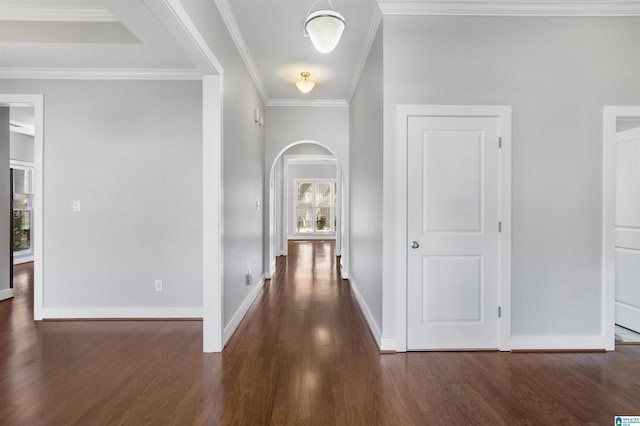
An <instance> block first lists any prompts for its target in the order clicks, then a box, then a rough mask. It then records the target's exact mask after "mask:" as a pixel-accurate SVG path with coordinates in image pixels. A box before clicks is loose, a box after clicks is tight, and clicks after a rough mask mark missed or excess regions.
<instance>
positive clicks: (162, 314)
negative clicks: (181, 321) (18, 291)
mask: <svg viewBox="0 0 640 426" xmlns="http://www.w3.org/2000/svg"><path fill="white" fill-rule="evenodd" d="M41 312H42V318H43V319H118V318H136V319H145V318H149V319H156V318H167V319H171V318H173V319H176V318H202V308H200V307H177V308H168V307H167V308H146V307H145V308H42V311H41Z"/></svg>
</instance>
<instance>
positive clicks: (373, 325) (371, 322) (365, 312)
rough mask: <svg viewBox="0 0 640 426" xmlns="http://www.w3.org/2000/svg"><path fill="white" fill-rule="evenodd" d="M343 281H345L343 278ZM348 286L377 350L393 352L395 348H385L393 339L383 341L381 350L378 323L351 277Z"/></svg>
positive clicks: (380, 335) (381, 340)
mask: <svg viewBox="0 0 640 426" xmlns="http://www.w3.org/2000/svg"><path fill="white" fill-rule="evenodd" d="M343 279H345V278H344V277H343ZM349 285H350V286H351V291H352V293H353V295H354V296H355V297H356V302H358V307H359V308H360V312H362V316H364V319H365V320H366V321H367V325H368V326H369V330H371V334H373V338H374V340H375V341H376V345H378V349H380V350H395V347H393V348H388V347H386V346H387V345H388V343H389V341H390V340H393V339H387V338H385V339H384V343H385V345H384V346H385V347H384V348H383V345H382V343H383V339H382V332H381V331H380V326H379V325H378V323H377V322H376V320H375V319H374V318H373V314H372V313H371V310H370V309H369V305H367V301H366V300H365V299H364V297H363V296H362V293H360V289H359V288H358V284H356V280H355V278H353V276H352V277H351V278H349Z"/></svg>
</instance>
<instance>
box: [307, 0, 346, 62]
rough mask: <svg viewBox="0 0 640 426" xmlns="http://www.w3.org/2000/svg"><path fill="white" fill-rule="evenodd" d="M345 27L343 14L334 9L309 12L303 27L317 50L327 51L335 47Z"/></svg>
mask: <svg viewBox="0 0 640 426" xmlns="http://www.w3.org/2000/svg"><path fill="white" fill-rule="evenodd" d="M344 27H345V19H344V16H342V15H341V14H339V13H338V12H336V11H334V10H318V11H316V12H313V13H310V14H309V16H307V19H306V21H305V22H304V29H305V30H306V32H307V33H308V34H309V37H310V38H311V43H313V47H315V48H316V50H317V51H318V52H321V53H329V52H331V51H332V50H333V49H335V48H336V46H337V45H338V42H339V41H340V37H341V36H342V32H343V31H344Z"/></svg>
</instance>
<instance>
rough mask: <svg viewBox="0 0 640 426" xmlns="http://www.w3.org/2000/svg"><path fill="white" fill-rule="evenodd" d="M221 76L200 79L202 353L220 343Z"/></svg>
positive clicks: (220, 347)
mask: <svg viewBox="0 0 640 426" xmlns="http://www.w3.org/2000/svg"><path fill="white" fill-rule="evenodd" d="M222 91H223V77H222V76H215V75H206V76H203V77H202V260H203V262H202V281H203V283H202V297H203V300H202V306H203V326H202V333H203V339H202V340H203V350H204V352H220V351H222V348H223V347H224V344H223V324H224V321H223V318H224V316H223V312H224V285H223V283H224V280H223V270H224V261H223V254H224V252H223V249H222V230H223V219H224V218H223V208H222V200H223V191H222V183H223V163H222V144H223V133H222V125H223V118H222V114H223V110H222Z"/></svg>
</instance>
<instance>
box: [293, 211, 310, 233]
mask: <svg viewBox="0 0 640 426" xmlns="http://www.w3.org/2000/svg"><path fill="white" fill-rule="evenodd" d="M296 211H297V223H298V225H297V228H298V232H313V218H312V213H313V212H312V208H311V207H298V208H297V209H296Z"/></svg>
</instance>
